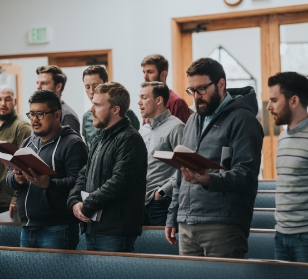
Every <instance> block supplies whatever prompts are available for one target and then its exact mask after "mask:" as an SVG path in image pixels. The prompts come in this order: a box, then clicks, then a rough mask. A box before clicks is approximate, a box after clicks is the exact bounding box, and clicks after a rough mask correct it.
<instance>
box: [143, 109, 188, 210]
mask: <svg viewBox="0 0 308 279" xmlns="http://www.w3.org/2000/svg"><path fill="white" fill-rule="evenodd" d="M184 126H185V125H184V123H183V122H182V121H181V120H180V119H178V118H177V117H175V116H173V115H171V113H170V111H169V110H168V109H167V110H166V111H164V112H163V113H161V114H160V115H158V116H156V117H155V118H154V120H153V123H150V121H149V120H148V119H147V123H146V124H145V125H143V126H142V127H141V128H140V130H139V133H140V134H141V136H142V138H143V140H144V142H145V145H146V148H147V150H148V171H147V189H146V197H145V204H146V205H147V204H148V203H149V202H150V201H151V200H152V198H153V196H154V193H155V191H156V190H157V189H158V188H162V190H163V191H164V192H165V193H166V195H167V196H170V197H171V195H172V184H170V183H168V182H169V180H170V177H171V176H172V175H173V174H174V173H175V171H176V169H175V168H173V167H171V166H169V165H167V164H165V163H163V162H162V161H160V160H158V159H155V158H153V154H154V152H155V151H156V150H161V151H173V149H174V148H175V147H176V146H177V145H178V144H180V143H181V141H182V136H183V129H184ZM169 184H170V185H169Z"/></svg>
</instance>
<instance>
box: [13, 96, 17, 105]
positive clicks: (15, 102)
mask: <svg viewBox="0 0 308 279" xmlns="http://www.w3.org/2000/svg"><path fill="white" fill-rule="evenodd" d="M13 100H14V106H16V105H17V98H13Z"/></svg>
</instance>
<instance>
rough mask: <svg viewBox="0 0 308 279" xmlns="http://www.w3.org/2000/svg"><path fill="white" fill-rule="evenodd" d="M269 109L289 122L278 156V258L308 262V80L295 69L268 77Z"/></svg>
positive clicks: (282, 122) (279, 122)
mask: <svg viewBox="0 0 308 279" xmlns="http://www.w3.org/2000/svg"><path fill="white" fill-rule="evenodd" d="M268 86H269V103H268V106H267V109H268V110H269V111H270V112H271V114H272V115H273V118H274V121H275V124H276V125H277V126H279V125H288V127H287V130H284V131H283V132H282V133H281V134H280V136H279V139H278V150H277V158H276V168H277V174H278V176H277V180H276V213H275V218H276V223H277V224H276V227H275V228H276V237H275V257H276V259H277V260H283V261H294V262H308V211H307V204H308V136H307V135H308V114H307V106H308V80H307V78H306V77H305V76H303V75H300V74H298V73H295V72H285V73H278V74H276V75H274V76H272V77H270V78H269V79H268Z"/></svg>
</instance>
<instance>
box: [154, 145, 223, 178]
mask: <svg viewBox="0 0 308 279" xmlns="http://www.w3.org/2000/svg"><path fill="white" fill-rule="evenodd" d="M153 157H154V158H156V159H159V160H161V161H163V162H164V163H167V164H169V165H171V166H172V167H175V168H177V169H180V168H182V167H185V168H188V169H190V170H192V171H194V172H197V173H200V174H204V173H205V170H206V169H225V168H224V167H223V166H221V165H219V164H217V163H215V162H213V161H211V160H209V159H207V158H205V157H203V156H201V155H200V154H198V153H196V152H194V151H192V150H191V149H189V148H188V147H186V146H183V145H178V146H176V147H175V148H174V151H173V152H171V151H155V152H154V155H153Z"/></svg>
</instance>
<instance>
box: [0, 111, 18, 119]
mask: <svg viewBox="0 0 308 279" xmlns="http://www.w3.org/2000/svg"><path fill="white" fill-rule="evenodd" d="M14 113H15V111H12V112H10V113H8V114H0V120H1V121H4V122H5V121H6V120H8V119H10V118H11V117H12V116H13V115H14Z"/></svg>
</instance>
